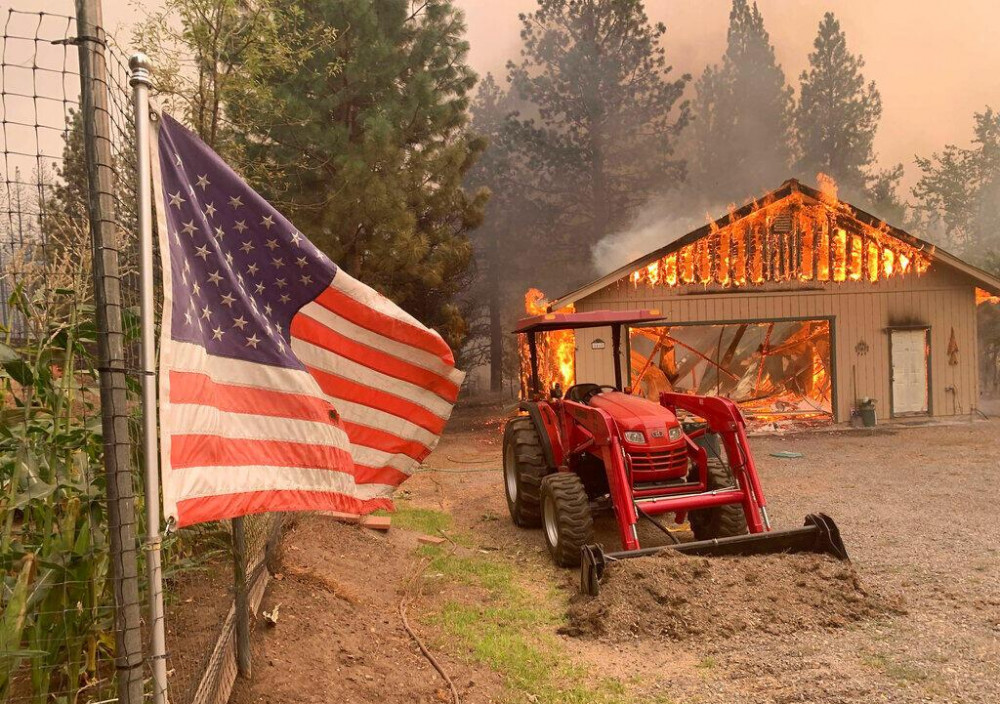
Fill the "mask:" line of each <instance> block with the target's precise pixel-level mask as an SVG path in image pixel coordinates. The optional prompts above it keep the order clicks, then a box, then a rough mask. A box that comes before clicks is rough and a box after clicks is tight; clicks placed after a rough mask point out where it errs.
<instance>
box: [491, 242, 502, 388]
mask: <svg viewBox="0 0 1000 704" xmlns="http://www.w3.org/2000/svg"><path fill="white" fill-rule="evenodd" d="M499 254H500V231H499V230H497V231H496V232H495V233H494V235H493V239H492V242H491V247H490V260H489V263H488V266H489V282H490V283H489V308H490V391H492V392H495V393H498V392H500V391H503V329H502V326H501V324H500V265H499Z"/></svg>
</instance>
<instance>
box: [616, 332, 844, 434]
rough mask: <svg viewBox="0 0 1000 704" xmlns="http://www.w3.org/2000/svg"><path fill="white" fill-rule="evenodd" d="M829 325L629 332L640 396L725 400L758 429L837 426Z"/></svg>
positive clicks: (631, 370) (631, 368) (633, 373)
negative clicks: (737, 406)
mask: <svg viewBox="0 0 1000 704" xmlns="http://www.w3.org/2000/svg"><path fill="white" fill-rule="evenodd" d="M830 343H831V323H830V321H829V320H791V321H773V322H753V323H732V324H724V325H670V326H656V327H635V328H630V330H629V352H630V353H629V373H630V382H631V383H630V386H631V389H632V393H635V394H641V395H643V396H645V397H647V398H650V399H656V398H658V396H659V394H660V392H661V391H679V392H682V393H690V394H700V395H707V396H725V397H726V398H730V399H732V400H734V401H736V402H737V403H739V404H740V407H741V408H742V409H743V413H744V415H745V416H746V418H747V420H748V422H749V423H750V424H751V427H754V428H758V429H760V428H766V427H768V426H770V427H773V428H776V429H778V428H781V427H782V426H786V425H790V424H821V423H828V422H832V421H833V368H832V366H831V362H830V359H831V357H830V354H831V344H830Z"/></svg>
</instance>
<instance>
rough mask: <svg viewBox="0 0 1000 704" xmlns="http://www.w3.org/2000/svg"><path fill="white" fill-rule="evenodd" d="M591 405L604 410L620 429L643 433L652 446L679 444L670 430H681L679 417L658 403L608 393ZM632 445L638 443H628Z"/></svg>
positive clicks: (593, 399)
mask: <svg viewBox="0 0 1000 704" xmlns="http://www.w3.org/2000/svg"><path fill="white" fill-rule="evenodd" d="M590 405H591V406H594V407H595V408H600V409H601V410H602V411H604V412H605V413H607V414H608V415H610V416H611V417H612V418H614V419H615V422H616V423H618V428H619V429H620V430H621V431H622V432H623V433H624V432H626V431H639V432H641V433H642V434H643V435H644V436H645V438H646V444H647V445H648V446H651V447H663V446H667V445H675V444H677V442H676V440H670V439H669V438H670V433H669V431H670V429H671V428H676V427H679V423H678V422H677V417H676V416H675V415H674V414H673V413H672V412H670V411H668V410H667V409H666V408H664V407H663V406H661V405H660V404H658V403H654V402H653V401H649V400H647V399H644V398H640V397H638V396H632V395H631V394H625V393H622V392H621V391H605V392H603V393H599V394H596V395H595V396H593V397H592V398H591V399H590ZM627 444H629V445H631V444H634V443H627Z"/></svg>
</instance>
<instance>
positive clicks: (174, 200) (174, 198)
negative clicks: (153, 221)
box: [170, 191, 187, 208]
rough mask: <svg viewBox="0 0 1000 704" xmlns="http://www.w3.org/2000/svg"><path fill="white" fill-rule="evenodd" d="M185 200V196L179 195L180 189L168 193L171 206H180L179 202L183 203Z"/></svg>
mask: <svg viewBox="0 0 1000 704" xmlns="http://www.w3.org/2000/svg"><path fill="white" fill-rule="evenodd" d="M186 201H187V198H184V197H183V196H181V192H180V191H177V193H171V194H170V205H173V206H175V207H177V208H180V207H181V203H184V202H186Z"/></svg>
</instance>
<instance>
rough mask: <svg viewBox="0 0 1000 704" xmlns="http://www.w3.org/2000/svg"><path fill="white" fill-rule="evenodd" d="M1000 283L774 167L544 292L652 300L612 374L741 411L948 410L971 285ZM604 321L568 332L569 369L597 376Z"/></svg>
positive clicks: (845, 414)
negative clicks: (770, 179) (706, 215)
mask: <svg viewBox="0 0 1000 704" xmlns="http://www.w3.org/2000/svg"><path fill="white" fill-rule="evenodd" d="M998 294H1000V280H998V279H996V278H995V277H993V276H991V275H989V274H987V273H986V272H984V271H981V270H979V269H977V268H975V267H973V266H971V265H969V264H967V263H965V262H963V261H961V260H960V259H958V258H957V257H955V256H953V255H951V254H949V253H947V252H945V251H943V250H940V249H935V248H934V247H933V246H932V245H930V244H928V243H927V242H924V241H922V240H920V239H918V238H917V237H914V236H913V235H911V234H909V233H907V232H905V231H903V230H900V229H898V228H895V227H892V226H890V225H888V224H887V223H885V222H882V221H881V220H879V219H877V218H875V217H873V216H871V215H869V214H867V213H865V212H863V211H861V210H859V209H857V208H855V207H853V206H851V205H849V204H848V203H844V202H842V201H840V200H838V199H837V195H836V187H835V185H834V184H833V183H832V182H831V181H829V180H828V179H823V178H821V189H820V190H816V189H813V188H810V187H808V186H805V185H803V184H800V183H799V182H798V181H795V180H790V181H787V182H785V183H784V184H782V185H781V187H780V188H778V189H777V190H775V191H773V192H771V193H768V194H767V195H765V196H764V197H763V198H761V199H759V200H756V201H753V202H751V203H749V204H747V205H745V206H743V207H742V208H739V209H737V208H731V209H730V212H729V213H728V214H727V215H725V216H724V217H722V218H719V219H718V220H715V221H713V222H710V223H709V224H707V225H705V226H704V227H702V228H699V229H698V230H695V231H694V232H691V233H689V234H687V235H685V236H684V237H681V238H680V239H677V240H676V241H674V242H671V243H669V244H667V245H665V246H664V247H662V248H660V249H658V250H656V251H654V252H651V253H649V254H648V255H646V256H644V257H641V258H640V259H637V260H636V261H634V262H632V263H630V264H628V265H626V266H624V267H622V268H620V269H618V270H616V271H613V272H611V273H610V274H608V275H606V276H603V277H601V278H600V279H597V280H596V281H593V282H591V283H589V284H587V285H586V286H583V287H581V288H579V289H577V290H576V291H573V292H571V293H569V294H567V295H565V296H563V297H561V298H559V299H556V300H554V301H552V302H551V303H549V304H548V310H550V311H553V310H557V309H562V308H564V307H566V306H575V308H576V310H577V311H580V312H586V311H591V310H601V309H611V310H627V309H637V308H647V309H658V310H660V311H662V313H663V321H662V322H661V323H655V324H653V325H650V326H648V327H636V328H632V329H630V330H629V334H628V336H627V345H626V350H625V351H623V354H624V356H625V358H626V359H625V364H626V368H627V369H628V370H629V371H628V375H627V379H628V382H627V384H628V386H629V388H631V390H632V391H633V393H639V394H644V395H647V396H650V397H654V396H655V395H656V394H658V393H659V392H660V391H663V390H668V389H670V390H675V391H685V392H691V393H699V394H718V395H724V396H727V397H729V398H732V399H734V400H736V401H738V402H739V403H740V404H741V406H742V407H743V409H744V411H745V412H746V414H747V416H748V417H750V418H751V419H756V420H757V421H763V422H770V421H779V420H780V421H788V420H797V419H823V420H830V421H834V422H843V421H847V420H848V419H849V418H850V416H851V413H852V411H853V410H855V409H856V408H857V406H858V404H859V401H860V400H861V399H866V398H869V399H874V400H875V403H876V408H877V411H878V414H879V415H880V416H882V417H886V416H892V417H900V416H909V415H933V416H944V415H964V414H969V413H971V412H972V411H973V410H974V409H975V406H976V402H977V398H978V381H977V378H976V377H977V364H976V350H977V345H976V311H975V308H976V303H977V296H978V297H979V298H980V299H981V298H982V297H983V296H990V295H992V296H995V295H998ZM608 334H609V333H608V331H605V330H602V329H600V328H596V329H590V330H581V331H579V332H578V333H577V337H576V345H575V347H576V358H575V375H576V378H579V379H583V380H586V381H592V382H595V383H601V384H605V383H611V381H612V379H611V376H612V364H611V359H610V356H609V354H608V351H607V350H606V349H604V347H605V346H604V345H603V344H602V343H603V342H604V341H605V340H606V339H607V337H608Z"/></svg>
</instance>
